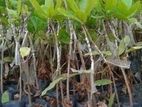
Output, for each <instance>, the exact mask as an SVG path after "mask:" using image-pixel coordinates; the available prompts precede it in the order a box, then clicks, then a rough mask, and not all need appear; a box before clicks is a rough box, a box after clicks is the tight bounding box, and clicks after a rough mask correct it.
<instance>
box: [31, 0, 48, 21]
mask: <svg viewBox="0 0 142 107" xmlns="http://www.w3.org/2000/svg"><path fill="white" fill-rule="evenodd" d="M30 2H31V4H32V6H33V7H34V8H35V11H36V13H37V14H38V15H39V16H40V17H41V18H45V19H47V18H48V17H47V14H46V13H45V12H44V10H43V9H42V8H41V6H40V5H39V3H38V2H37V1H36V0H30Z"/></svg>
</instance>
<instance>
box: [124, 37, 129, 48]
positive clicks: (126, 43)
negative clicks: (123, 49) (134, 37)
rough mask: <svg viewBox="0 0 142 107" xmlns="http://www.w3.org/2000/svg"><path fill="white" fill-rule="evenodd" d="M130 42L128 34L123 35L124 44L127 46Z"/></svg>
mask: <svg viewBox="0 0 142 107" xmlns="http://www.w3.org/2000/svg"><path fill="white" fill-rule="evenodd" d="M130 42H131V40H130V37H129V36H125V37H124V43H125V46H128V45H129V43H130Z"/></svg>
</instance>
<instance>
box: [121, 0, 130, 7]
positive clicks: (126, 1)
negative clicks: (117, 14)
mask: <svg viewBox="0 0 142 107" xmlns="http://www.w3.org/2000/svg"><path fill="white" fill-rule="evenodd" d="M122 1H123V2H124V3H125V4H126V5H127V7H129V8H130V7H131V6H132V0H122Z"/></svg>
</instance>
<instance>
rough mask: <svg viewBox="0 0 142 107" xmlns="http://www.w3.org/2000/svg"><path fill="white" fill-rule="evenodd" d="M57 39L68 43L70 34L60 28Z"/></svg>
mask: <svg viewBox="0 0 142 107" xmlns="http://www.w3.org/2000/svg"><path fill="white" fill-rule="evenodd" d="M58 39H59V41H60V42H61V43H64V44H69V42H70V36H69V34H68V33H67V32H66V30H65V29H61V30H60V31H59V37H58Z"/></svg>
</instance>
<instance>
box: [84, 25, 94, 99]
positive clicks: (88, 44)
mask: <svg viewBox="0 0 142 107" xmlns="http://www.w3.org/2000/svg"><path fill="white" fill-rule="evenodd" d="M82 29H83V32H84V35H85V40H86V42H87V46H88V49H89V52H90V60H91V73H90V82H91V95H90V100H92V98H93V97H92V96H93V94H94V93H95V92H96V90H97V89H96V87H95V83H94V59H93V55H92V48H91V44H90V42H89V39H88V36H87V33H86V30H85V26H82ZM94 88H95V89H94Z"/></svg>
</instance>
